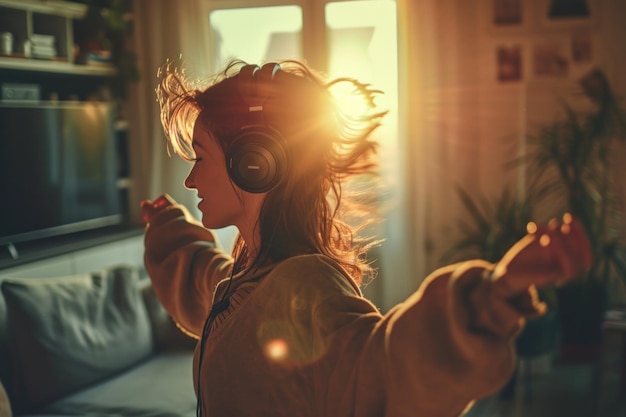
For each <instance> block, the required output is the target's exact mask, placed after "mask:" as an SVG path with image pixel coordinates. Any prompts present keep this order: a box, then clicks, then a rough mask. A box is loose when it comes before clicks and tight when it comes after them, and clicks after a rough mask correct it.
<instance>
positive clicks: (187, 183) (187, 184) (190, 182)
mask: <svg viewBox="0 0 626 417" xmlns="http://www.w3.org/2000/svg"><path fill="white" fill-rule="evenodd" d="M185 188H188V189H195V188H196V185H195V183H194V181H193V168H191V171H189V174H187V178H185Z"/></svg>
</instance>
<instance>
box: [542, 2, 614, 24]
mask: <svg viewBox="0 0 626 417" xmlns="http://www.w3.org/2000/svg"><path fill="white" fill-rule="evenodd" d="M601 1H602V0H537V8H536V14H537V20H538V21H539V22H540V24H541V26H542V27H543V28H547V29H559V28H563V29H568V28H584V27H591V26H595V25H597V24H598V21H599V15H600V4H601Z"/></svg>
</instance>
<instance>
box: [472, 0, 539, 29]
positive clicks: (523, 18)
mask: <svg viewBox="0 0 626 417" xmlns="http://www.w3.org/2000/svg"><path fill="white" fill-rule="evenodd" d="M480 16H481V19H482V23H481V24H482V26H483V27H484V28H485V30H486V32H487V33H491V34H500V35H501V34H517V33H523V32H526V31H528V30H529V29H531V28H532V20H533V9H532V0H480Z"/></svg>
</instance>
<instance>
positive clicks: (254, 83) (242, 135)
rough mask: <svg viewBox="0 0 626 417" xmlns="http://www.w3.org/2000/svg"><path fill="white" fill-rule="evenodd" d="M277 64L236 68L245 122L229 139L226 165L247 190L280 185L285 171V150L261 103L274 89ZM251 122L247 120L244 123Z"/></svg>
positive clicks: (258, 190)
mask: <svg viewBox="0 0 626 417" xmlns="http://www.w3.org/2000/svg"><path fill="white" fill-rule="evenodd" d="M280 69H281V68H280V65H279V64H276V63H273V62H270V63H267V64H265V65H263V66H262V67H259V66H258V65H245V66H243V67H242V68H241V70H240V71H239V74H238V75H237V76H236V77H237V84H238V90H239V96H240V97H241V100H242V101H243V102H244V103H245V105H246V108H247V110H248V112H247V115H245V116H244V119H245V121H246V122H245V123H244V124H243V127H241V128H240V130H239V132H237V134H236V135H235V137H234V138H233V139H232V140H231V142H230V145H229V147H228V150H227V152H226V166H227V168H228V171H229V175H230V177H231V179H232V180H233V182H234V183H235V184H236V185H237V186H238V187H239V188H241V189H243V190H245V191H248V192H251V193H264V192H267V191H270V190H271V189H273V188H274V187H276V186H277V185H278V184H280V183H281V182H282V181H283V180H284V177H285V175H286V172H287V163H288V161H287V153H286V150H285V146H284V140H283V138H282V136H281V135H280V133H279V132H278V131H277V130H276V129H274V128H272V127H271V126H268V124H267V121H266V119H265V110H266V109H265V104H266V102H267V100H268V98H270V97H271V96H272V93H273V91H274V77H275V76H276V74H277V73H278V72H279V70H280ZM248 122H251V123H248Z"/></svg>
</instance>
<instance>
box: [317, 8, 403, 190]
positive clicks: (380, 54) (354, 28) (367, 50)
mask: <svg viewBox="0 0 626 417" xmlns="http://www.w3.org/2000/svg"><path fill="white" fill-rule="evenodd" d="M325 14H326V33H327V40H328V45H327V48H328V71H329V75H330V76H331V77H338V76H342V77H343V76H349V77H354V78H356V79H358V80H359V81H362V82H365V83H370V84H371V85H372V86H374V87H375V88H376V89H380V90H382V91H383V92H384V94H382V95H380V96H379V97H377V104H379V105H380V106H381V107H382V108H385V109H387V110H389V114H388V115H387V116H386V117H385V120H384V124H383V126H381V128H379V129H378V130H377V131H376V132H375V133H374V134H375V138H376V139H377V140H378V141H379V143H380V144H381V159H382V160H381V163H382V168H383V170H384V171H385V172H383V174H384V175H385V177H386V178H387V182H388V183H389V184H392V183H393V182H394V178H395V177H396V173H395V169H396V168H397V161H398V154H397V153H398V146H397V136H398V112H397V107H398V105H397V102H398V52H397V19H396V3H395V2H394V1H390V0H361V1H345V2H332V3H328V4H327V5H326V10H325Z"/></svg>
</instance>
